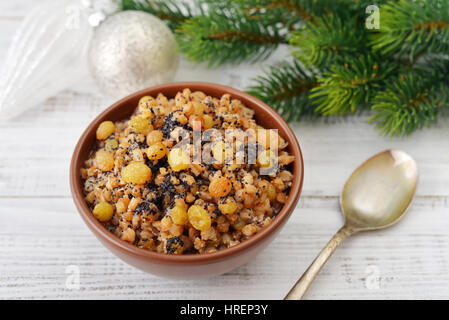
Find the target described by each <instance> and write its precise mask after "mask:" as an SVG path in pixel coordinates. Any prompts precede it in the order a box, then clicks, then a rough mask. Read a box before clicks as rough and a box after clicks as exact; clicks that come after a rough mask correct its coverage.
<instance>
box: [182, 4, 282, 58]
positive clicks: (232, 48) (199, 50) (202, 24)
mask: <svg viewBox="0 0 449 320" xmlns="http://www.w3.org/2000/svg"><path fill="white" fill-rule="evenodd" d="M176 33H177V35H178V43H179V46H180V49H181V51H182V52H183V53H184V54H185V55H186V56H187V57H188V58H190V59H191V60H193V61H199V62H203V61H208V62H209V65H210V66H212V65H220V64H223V63H234V64H235V63H240V62H242V61H245V60H246V61H250V62H255V61H258V60H261V59H265V58H266V57H268V56H269V55H270V54H271V53H272V52H273V51H274V50H275V49H276V48H277V47H278V45H279V44H283V43H287V38H286V35H285V32H284V30H283V28H282V27H276V26H273V25H271V24H270V21H267V22H264V21H260V20H256V21H255V20H250V19H248V18H247V17H246V16H245V15H244V14H242V13H240V12H238V11H233V12H232V15H230V14H226V12H222V11H220V10H218V9H216V10H213V11H210V12H209V13H208V14H206V15H203V16H198V17H195V18H192V19H189V20H187V21H186V22H185V23H183V24H182V25H180V26H179V28H178V29H177V30H176Z"/></svg>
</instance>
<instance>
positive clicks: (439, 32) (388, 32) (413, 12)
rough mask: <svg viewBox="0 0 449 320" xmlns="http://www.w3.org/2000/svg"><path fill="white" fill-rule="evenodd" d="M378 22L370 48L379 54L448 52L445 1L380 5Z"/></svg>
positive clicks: (405, 0)
mask: <svg viewBox="0 0 449 320" xmlns="http://www.w3.org/2000/svg"><path fill="white" fill-rule="evenodd" d="M380 17H381V24H380V29H379V30H378V32H375V33H374V34H373V36H372V41H371V44H372V46H373V49H374V50H376V51H378V52H380V53H381V54H383V55H396V56H401V55H407V56H408V57H409V59H410V61H414V60H416V59H417V58H418V57H420V56H421V55H422V54H426V53H448V52H449V1H447V0H427V1H410V0H399V1H398V2H396V3H389V4H386V5H384V6H382V7H381V10H380Z"/></svg>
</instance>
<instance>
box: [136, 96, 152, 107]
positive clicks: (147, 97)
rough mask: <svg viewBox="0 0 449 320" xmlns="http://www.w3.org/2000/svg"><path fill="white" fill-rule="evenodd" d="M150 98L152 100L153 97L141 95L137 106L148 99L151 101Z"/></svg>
mask: <svg viewBox="0 0 449 320" xmlns="http://www.w3.org/2000/svg"><path fill="white" fill-rule="evenodd" d="M151 100H154V98H153V97H151V96H143V97H142V98H140V100H139V106H141V105H143V104H145V103H147V102H148V101H151Z"/></svg>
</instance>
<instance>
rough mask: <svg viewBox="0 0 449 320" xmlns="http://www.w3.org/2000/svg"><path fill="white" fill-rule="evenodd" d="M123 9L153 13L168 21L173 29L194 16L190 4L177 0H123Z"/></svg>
mask: <svg viewBox="0 0 449 320" xmlns="http://www.w3.org/2000/svg"><path fill="white" fill-rule="evenodd" d="M121 9H122V10H139V11H145V12H148V13H151V14H152V15H155V16H157V17H158V18H160V19H161V20H164V21H166V22H167V24H168V26H169V27H170V29H172V30H175V29H176V28H177V27H178V26H179V24H181V23H183V22H185V21H186V20H188V19H191V18H192V17H193V12H192V8H191V7H190V5H189V4H187V3H186V2H183V1H176V0H121Z"/></svg>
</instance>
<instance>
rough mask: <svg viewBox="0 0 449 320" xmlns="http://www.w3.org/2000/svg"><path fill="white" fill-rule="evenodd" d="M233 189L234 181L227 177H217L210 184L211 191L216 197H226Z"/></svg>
mask: <svg viewBox="0 0 449 320" xmlns="http://www.w3.org/2000/svg"><path fill="white" fill-rule="evenodd" d="M231 190H232V183H231V181H230V180H229V179H228V178H226V177H221V178H215V179H213V180H212V181H211V182H210V184H209V193H210V195H211V196H212V197H214V198H221V197H225V196H227V195H228V194H229V192H231Z"/></svg>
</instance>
